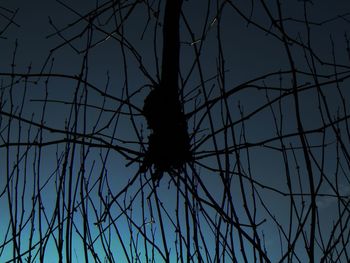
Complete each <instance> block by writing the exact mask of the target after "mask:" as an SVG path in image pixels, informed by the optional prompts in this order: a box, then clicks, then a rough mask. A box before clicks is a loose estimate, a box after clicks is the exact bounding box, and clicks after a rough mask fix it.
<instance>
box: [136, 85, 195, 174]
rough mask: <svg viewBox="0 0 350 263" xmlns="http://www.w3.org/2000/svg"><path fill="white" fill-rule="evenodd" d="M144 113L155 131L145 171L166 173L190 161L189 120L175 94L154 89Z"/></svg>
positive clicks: (146, 101) (147, 99)
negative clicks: (151, 169)
mask: <svg viewBox="0 0 350 263" xmlns="http://www.w3.org/2000/svg"><path fill="white" fill-rule="evenodd" d="M143 113H144V116H145V118H146V120H147V124H148V128H149V129H151V130H152V133H151V134H150V135H149V138H148V139H149V141H148V150H147V153H146V156H145V159H144V163H143V168H144V169H147V168H149V167H150V166H151V165H154V167H155V169H156V171H157V172H166V171H170V170H171V169H177V168H180V167H181V166H183V165H184V164H185V163H186V162H188V161H190V160H191V151H190V139H189V135H188V131H187V123H186V118H185V115H184V113H183V111H182V108H181V104H180V102H179V100H178V97H177V96H176V94H172V93H171V92H170V91H169V90H167V89H164V88H162V87H160V86H158V87H156V88H154V89H153V90H152V91H151V92H150V93H149V95H148V96H147V97H146V99H145V103H144V107H143Z"/></svg>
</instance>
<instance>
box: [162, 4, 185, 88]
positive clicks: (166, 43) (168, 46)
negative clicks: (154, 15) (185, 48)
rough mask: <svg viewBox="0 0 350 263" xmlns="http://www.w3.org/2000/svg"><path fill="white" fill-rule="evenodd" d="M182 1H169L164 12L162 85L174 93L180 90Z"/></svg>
mask: <svg viewBox="0 0 350 263" xmlns="http://www.w3.org/2000/svg"><path fill="white" fill-rule="evenodd" d="M181 6H182V0H167V1H166V4H165V11H164V27H163V56H162V73H161V84H162V86H163V87H167V89H168V90H169V91H170V90H171V91H172V92H176V94H177V88H178V74H179V55H180V33H179V20H180V14H181Z"/></svg>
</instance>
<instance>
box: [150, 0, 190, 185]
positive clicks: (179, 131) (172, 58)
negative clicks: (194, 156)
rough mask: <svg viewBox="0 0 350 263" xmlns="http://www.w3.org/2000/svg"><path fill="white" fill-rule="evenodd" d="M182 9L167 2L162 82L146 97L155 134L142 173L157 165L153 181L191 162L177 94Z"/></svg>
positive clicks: (152, 135) (151, 137)
mask: <svg viewBox="0 0 350 263" xmlns="http://www.w3.org/2000/svg"><path fill="white" fill-rule="evenodd" d="M181 6H182V0H178V1H174V0H170V1H167V2H166V5H165V12H164V24H163V54H162V72H161V81H160V84H159V85H157V86H155V87H154V89H153V90H152V91H151V92H150V94H149V95H148V96H147V98H146V99H145V104H144V108H143V111H144V115H145V117H146V120H147V123H148V128H149V129H151V130H152V133H151V135H150V136H149V147H148V151H147V153H146V156H145V159H144V162H143V170H147V169H148V168H149V167H150V166H151V165H152V164H154V165H155V168H156V176H154V177H155V178H154V179H159V178H160V177H161V175H162V173H163V172H164V171H169V170H171V169H172V168H180V167H181V166H182V165H183V164H184V163H185V162H187V161H189V160H190V159H191V153H190V142H189V136H188V131H187V123H186V119H185V115H184V113H183V110H182V105H181V102H180V100H179V93H178V88H179V83H178V75H179V64H180V63H179V55H180V33H179V20H180V13H181Z"/></svg>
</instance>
